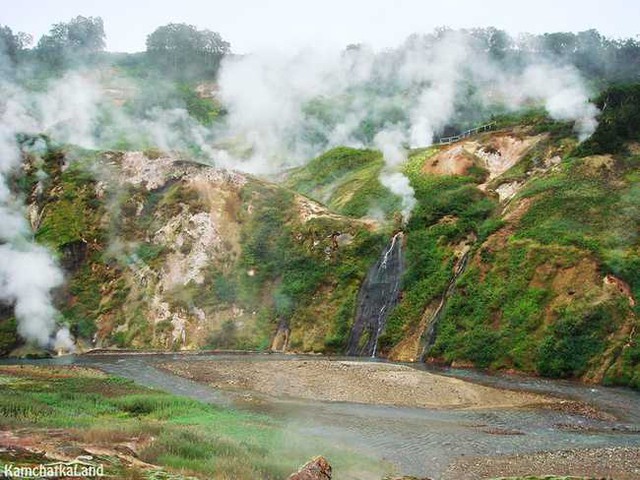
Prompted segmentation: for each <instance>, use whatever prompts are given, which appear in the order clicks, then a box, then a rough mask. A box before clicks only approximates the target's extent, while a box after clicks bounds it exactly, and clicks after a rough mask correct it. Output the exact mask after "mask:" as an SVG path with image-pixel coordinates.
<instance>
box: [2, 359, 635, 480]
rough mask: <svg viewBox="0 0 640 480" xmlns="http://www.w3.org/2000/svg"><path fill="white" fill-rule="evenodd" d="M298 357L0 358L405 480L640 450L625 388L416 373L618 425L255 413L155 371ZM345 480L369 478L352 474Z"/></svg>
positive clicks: (391, 413)
mask: <svg viewBox="0 0 640 480" xmlns="http://www.w3.org/2000/svg"><path fill="white" fill-rule="evenodd" d="M295 358H301V357H295V356H292V355H277V354H271V355H264V354H248V355H232V354H105V355H79V356H63V357H57V358H52V359H46V360H7V359H4V360H2V363H4V364H6V363H31V364H55V365H70V364H73V365H82V366H87V367H94V368H99V369H101V370H103V371H105V372H108V373H111V374H114V375H118V376H121V377H125V378H129V379H132V380H134V381H136V382H138V383H140V384H142V385H145V386H149V387H154V388H159V389H162V390H165V391H168V392H171V393H174V394H177V395H183V396H187V397H191V398H194V399H197V400H201V401H205V402H211V403H214V404H217V405H223V406H228V407H235V408H241V409H249V410H253V411H258V412H260V413H267V414H269V415H271V416H272V417H274V418H277V419H280V420H282V421H284V422H286V425H287V429H294V430H295V432H296V433H297V434H299V435H302V436H303V438H305V437H308V438H311V437H313V438H314V439H321V440H325V441H326V442H327V444H330V445H332V446H333V447H336V448H344V449H348V450H350V451H352V452H353V453H354V454H356V455H361V456H365V457H370V458H374V459H375V460H376V461H380V462H384V464H385V465H387V466H391V468H392V469H393V470H395V471H396V473H402V474H406V475H419V476H425V475H427V476H431V477H433V478H438V476H439V475H440V474H441V473H442V472H443V470H444V469H446V467H447V465H448V464H449V463H450V462H451V461H452V460H454V459H455V458H456V457H459V456H462V455H465V456H469V455H496V454H511V453H524V452H535V451H543V450H562V449H569V448H580V447H601V446H632V445H634V446H640V392H635V391H632V390H628V389H622V388H607V387H601V386H590V385H584V384H580V383H577V382H569V381H555V380H544V379H539V378H531V377H524V376H514V375H488V374H485V373H482V372H478V371H470V370H460V369H434V367H430V366H427V365H425V364H411V365H412V366H414V367H415V368H418V369H425V370H429V371H431V372H432V373H438V374H442V375H448V376H453V377H457V378H461V379H465V380H468V381H471V382H476V383H481V384H484V385H490V386H494V387H501V388H508V389H514V390H526V391H532V392H539V393H546V394H552V395H556V396H561V397H565V398H567V399H574V400H580V401H584V402H587V403H589V404H590V405H593V406H595V407H598V408H599V409H601V410H603V411H605V412H608V413H611V414H613V415H614V416H615V417H616V418H617V420H615V421H603V420H594V419H589V418H586V417H583V416H581V415H577V414H574V413H569V412H565V411H556V410H539V409H500V410H490V409H489V410H487V409H483V410H446V409H423V408H407V407H395V406H380V405H364V404H356V403H346V402H344V403H343V402H319V401H311V400H299V399H283V398H274V397H265V396H263V397H262V398H261V400H262V401H261V402H259V403H255V404H251V403H247V402H242V401H239V400H238V394H235V396H234V395H233V394H231V393H229V392H226V391H221V390H216V389H214V388H212V387H209V386H207V385H205V384H200V383H197V382H195V381H192V380H189V379H186V378H182V377H179V376H176V375H173V374H170V373H167V372H166V371H163V370H160V369H159V368H157V365H158V364H159V363H168V362H198V361H215V360H234V361H238V362H242V361H256V360H260V361H266V362H268V361H270V360H286V359H295ZM359 360H362V359H361V358H360V359H359ZM371 361H379V360H371ZM252 395H255V394H254V393H252ZM321 453H322V452H318V454H321ZM334 469H335V471H336V472H338V471H339V466H338V465H334ZM381 476H382V475H379V476H378V477H377V478H380V477H381ZM337 478H345V477H344V476H337ZM348 478H363V479H364V478H367V477H358V476H357V475H356V476H352V475H349V476H348Z"/></svg>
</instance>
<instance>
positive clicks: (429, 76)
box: [216, 31, 598, 218]
mask: <svg viewBox="0 0 640 480" xmlns="http://www.w3.org/2000/svg"><path fill="white" fill-rule="evenodd" d="M219 83H220V98H221V100H222V103H223V104H224V105H225V106H226V107H227V109H228V112H229V115H228V125H227V127H228V129H227V132H226V135H227V137H228V138H232V139H233V141H234V142H235V144H236V145H244V146H246V147H247V150H248V151H249V152H250V153H249V154H245V155H234V154H233V153H232V152H231V151H228V152H227V153H226V157H225V158H222V157H217V158H216V161H217V163H218V164H219V165H222V166H227V167H231V168H236V169H240V170H245V171H249V172H252V173H277V172H279V171H281V170H282V169H283V168H287V167H291V166H297V165H300V164H302V163H304V162H305V161H308V160H309V159H310V158H312V157H313V156H315V155H317V154H319V153H320V152H321V151H323V150H325V149H327V148H330V147H333V146H337V145H347V146H356V147H358V146H368V145H375V146H377V147H378V148H380V149H381V150H382V151H383V155H384V158H385V163H386V168H385V169H384V170H383V173H382V175H381V182H382V183H383V184H384V185H385V186H387V187H388V188H389V189H390V190H392V191H393V192H394V193H397V194H398V195H400V196H401V198H402V199H403V203H402V206H403V214H404V215H405V218H406V215H408V214H409V213H410V211H411V209H412V208H413V205H414V204H415V201H414V200H412V190H411V187H410V185H409V182H408V180H407V179H404V178H403V176H402V173H401V171H400V169H399V168H398V167H397V163H398V161H397V160H396V158H397V157H398V152H401V151H403V149H402V147H401V146H402V145H403V144H408V145H410V146H411V147H414V148H415V147H425V146H429V145H431V143H432V142H433V138H434V137H435V136H437V135H439V134H442V132H443V130H444V128H445V127H446V126H447V125H449V124H451V123H452V121H454V120H460V118H457V117H456V115H458V114H459V113H458V111H459V110H460V108H461V107H466V108H467V110H472V113H476V115H477V119H476V121H478V122H479V121H482V120H484V118H482V116H481V114H480V113H479V112H473V108H471V107H469V105H470V104H471V102H472V101H473V102H475V103H474V105H476V104H477V110H483V109H484V110H485V111H490V110H491V109H492V108H494V107H499V108H500V109H505V108H506V109H507V110H517V109H521V108H525V107H528V106H531V105H541V106H544V108H545V109H546V110H547V112H548V113H549V115H550V116H551V117H552V118H554V119H557V120H563V121H572V122H574V125H575V130H576V133H577V135H578V137H579V139H580V140H584V139H585V138H587V137H588V136H589V135H591V134H592V133H593V131H594V130H595V128H596V126H597V121H596V116H597V114H598V110H597V109H596V107H595V106H594V105H593V104H591V103H590V102H589V96H588V89H587V88H586V86H585V83H584V81H583V79H582V78H581V77H580V75H579V73H578V71H577V70H576V69H574V68H571V67H567V66H557V65H554V64H552V63H549V62H544V61H542V60H541V59H537V60H535V61H534V60H522V59H521V61H520V63H516V62H514V64H513V65H508V66H505V65H504V64H501V63H497V62H496V61H495V60H493V59H492V58H491V57H490V56H489V55H488V52H486V51H484V50H483V49H482V48H480V47H479V46H478V45H477V43H475V40H473V38H472V37H471V36H470V35H468V34H467V33H465V32H459V31H443V32H439V33H438V34H437V35H426V36H412V37H410V38H409V39H408V40H407V41H406V42H405V43H404V44H403V45H401V46H400V47H398V48H396V49H393V50H388V51H383V52H379V53H374V52H373V51H372V50H371V49H369V48H367V47H356V48H351V49H347V50H346V51H344V52H341V53H340V52H333V53H330V52H329V53H328V52H326V51H323V52H318V51H309V50H307V51H304V52H301V53H299V54H297V55H293V56H285V55H278V54H274V53H257V54H253V55H248V56H244V57H235V58H232V59H227V60H225V61H224V62H223V64H222V70H221V73H220V77H219ZM470 92H472V93H470ZM463 120H467V121H468V120H469V119H465V118H463ZM363 132H364V133H363ZM385 132H386V133H385ZM405 160H406V158H404V157H403V158H402V159H401V160H399V162H400V163H402V162H404V161H405ZM372 208H375V206H372Z"/></svg>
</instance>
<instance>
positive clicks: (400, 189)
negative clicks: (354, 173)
mask: <svg viewBox="0 0 640 480" xmlns="http://www.w3.org/2000/svg"><path fill="white" fill-rule="evenodd" d="M373 141H374V144H375V146H376V148H378V149H379V150H380V151H381V152H382V157H383V158H384V163H385V167H384V168H383V169H382V171H381V172H380V183H382V185H384V186H385V187H387V188H388V189H389V190H390V191H391V192H393V193H395V194H396V195H398V196H399V197H400V199H401V202H402V218H403V220H404V221H405V222H406V221H407V220H408V219H409V216H410V215H411V211H412V210H413V207H415V205H416V198H415V191H414V190H413V187H412V186H411V185H410V183H409V179H408V178H407V177H406V176H405V175H404V174H403V173H402V171H401V170H400V169H401V168H402V164H403V163H404V162H405V161H406V160H407V155H406V152H405V150H404V146H403V143H404V142H405V141H406V137H405V134H404V133H403V132H401V131H400V130H383V131H381V132H380V133H378V134H377V135H376V136H375V137H374V139H373Z"/></svg>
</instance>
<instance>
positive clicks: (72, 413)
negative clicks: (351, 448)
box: [0, 366, 366, 479]
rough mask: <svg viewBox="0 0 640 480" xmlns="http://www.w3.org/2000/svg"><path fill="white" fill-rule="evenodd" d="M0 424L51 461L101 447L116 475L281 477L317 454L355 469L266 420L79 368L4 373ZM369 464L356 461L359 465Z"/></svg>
mask: <svg viewBox="0 0 640 480" xmlns="http://www.w3.org/2000/svg"><path fill="white" fill-rule="evenodd" d="M0 427H1V428H2V429H3V430H10V431H13V432H15V433H16V435H17V436H18V438H21V437H23V436H24V437H25V438H26V439H31V441H30V442H26V445H29V444H31V442H33V441H34V440H35V439H41V443H40V444H39V445H38V446H37V447H35V449H36V450H37V451H40V450H41V449H45V450H46V451H48V452H50V453H51V457H53V458H65V457H64V456H65V455H71V456H74V454H73V453H72V452H76V453H75V455H80V454H82V453H83V452H84V454H86V451H87V450H89V451H96V449H107V450H108V451H106V452H103V453H102V457H100V456H98V460H100V461H104V463H106V464H107V472H106V473H108V474H111V475H114V476H116V477H117V478H165V477H163V476H161V475H160V474H159V473H158V471H157V469H155V468H152V466H158V467H160V468H161V469H162V470H164V471H165V472H173V473H175V474H181V475H188V476H193V477H197V478H207V479H231V478H237V479H253V478H264V479H271V478H272V479H279V478H285V477H286V476H287V475H288V474H289V473H291V472H292V471H295V470H296V468H297V466H298V465H299V464H301V463H303V462H304V460H305V459H306V458H308V457H310V456H312V455H314V454H316V453H317V452H318V451H323V452H326V453H325V454H327V455H330V456H331V458H332V460H333V461H334V463H335V464H336V465H342V466H343V468H345V466H346V465H349V466H350V468H354V467H357V465H358V461H357V460H355V459H353V458H350V457H349V453H348V452H337V451H334V450H333V449H332V448H331V447H328V446H327V445H322V444H321V442H319V441H315V440H310V439H306V441H305V442H301V441H300V440H301V439H296V438H295V435H294V434H293V433H292V432H291V431H289V430H287V429H286V425H285V424H282V423H280V422H279V421H277V420H274V419H272V418H270V417H267V416H264V415H258V414H253V413H248V412H242V411H238V410H232V409H227V408H225V409H223V408H220V407H217V406H214V405H210V404H205V403H201V402H197V401H194V400H190V399H187V398H184V397H178V396H174V395H170V394H167V393H164V392H162V391H158V390H151V389H148V388H145V387H141V386H138V385H136V384H134V383H132V382H131V381H129V380H125V379H122V378H117V377H112V376H107V375H104V374H102V373H100V372H98V371H95V370H90V369H85V368H78V367H29V366H4V367H1V368H0ZM53 430H55V432H56V434H55V435H53V436H52V435H51V434H50V432H51V431H53ZM16 444H17V445H21V444H23V443H21V442H16ZM7 446H8V445H7ZM123 446H126V448H124V447H123ZM85 449H87V450H85ZM131 451H133V452H134V454H133V456H134V457H135V459H138V460H141V461H142V462H146V463H147V464H151V465H138V464H136V463H134V462H132V461H130V460H131V459H130V452H131ZM118 452H120V453H123V455H119V454H118ZM58 455H59V456H58ZM51 457H50V458H48V459H47V460H46V461H48V462H50V461H51ZM19 460H20V459H18V461H19ZM22 460H23V461H24V460H25V459H24V458H23V459H22ZM36 460H38V459H36ZM40 460H41V459H40ZM15 461H16V458H14V457H12V456H11V449H8V450H3V452H2V453H0V464H1V463H2V462H12V463H13V462H15ZM41 461H42V460H41ZM365 462H366V460H365V459H362V465H363V466H364V465H365ZM28 463H29V462H28V461H25V462H24V464H28ZM35 463H36V464H37V463H39V462H35ZM152 475H153V477H152ZM167 478H168V477H167ZM173 478H177V477H173Z"/></svg>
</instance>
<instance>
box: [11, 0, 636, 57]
mask: <svg viewBox="0 0 640 480" xmlns="http://www.w3.org/2000/svg"><path fill="white" fill-rule="evenodd" d="M76 15H84V16H101V17H102V18H103V19H104V22H105V28H106V32H107V48H108V49H109V50H111V51H128V52H133V51H140V50H144V42H145V38H146V36H147V34H149V33H150V32H152V31H153V30H154V29H155V28H156V27H157V26H160V25H164V24H166V23H169V22H185V23H190V24H193V25H196V26H197V27H199V28H208V29H211V30H214V31H218V32H220V33H221V34H222V36H223V37H224V38H225V39H226V40H228V41H230V42H231V45H232V49H233V50H234V51H236V52H238V53H244V52H248V51H252V50H258V49H261V48H265V47H268V48H273V47H275V48H280V49H294V48H295V49H297V48H299V47H301V46H306V45H310V44H314V45H317V44H324V45H326V46H331V47H334V46H337V47H343V46H345V45H346V44H348V43H357V42H363V43H369V44H371V45H373V46H374V47H376V48H383V47H387V46H393V45H397V44H398V43H400V42H401V41H402V40H403V39H404V38H406V36H407V35H409V34H411V33H413V32H428V31H431V30H432V29H433V28H434V27H438V26H449V27H454V28H456V27H478V26H495V27H498V28H503V29H505V30H507V31H509V32H511V33H518V32H531V33H542V32H550V31H580V30H586V29H589V28H597V29H598V30H600V31H601V32H602V33H604V34H605V35H607V36H613V37H631V36H633V37H635V36H636V35H637V34H639V33H640V26H639V25H638V20H640V1H638V0H606V1H601V0H566V1H561V0H533V1H526V2H518V1H516V0H478V1H471V0H448V1H447V0H441V1H438V2H434V1H430V0H353V1H349V0H315V1H304V0H262V1H259V0H154V1H136V0H31V1H28V2H26V1H16V0H0V24H6V25H9V26H10V27H12V28H13V29H14V30H18V31H25V32H28V33H31V34H32V35H33V36H34V38H35V39H36V41H37V39H38V38H39V37H40V35H42V34H43V33H45V32H46V31H47V30H48V29H49V27H50V25H51V24H52V23H56V22H59V21H61V20H65V21H66V20H68V19H70V18H72V17H74V16H76Z"/></svg>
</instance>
